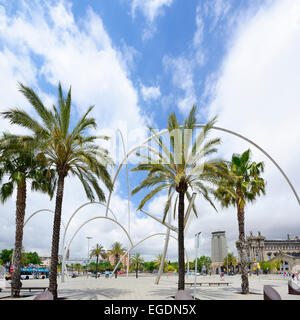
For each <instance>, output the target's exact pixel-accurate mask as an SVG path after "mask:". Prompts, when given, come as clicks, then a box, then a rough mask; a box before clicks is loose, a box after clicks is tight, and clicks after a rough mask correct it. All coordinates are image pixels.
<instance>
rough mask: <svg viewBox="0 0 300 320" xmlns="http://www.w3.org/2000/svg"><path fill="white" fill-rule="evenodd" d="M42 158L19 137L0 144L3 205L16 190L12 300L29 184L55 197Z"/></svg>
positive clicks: (17, 286) (17, 289)
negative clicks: (4, 180)
mask: <svg viewBox="0 0 300 320" xmlns="http://www.w3.org/2000/svg"><path fill="white" fill-rule="evenodd" d="M45 166H46V161H45V158H43V157H36V156H35V154H34V152H33V151H32V150H31V149H30V148H29V147H28V145H27V144H26V143H23V142H22V141H20V140H19V139H18V138H17V137H16V136H14V135H10V134H7V133H4V134H3V137H2V138H1V140H0V184H1V183H2V181H3V178H5V177H6V178H7V181H6V182H5V183H2V185H1V188H0V200H1V202H2V203H4V202H5V201H6V200H7V199H8V198H10V197H11V196H12V194H13V191H14V189H15V188H16V189H17V200H16V232H15V248H14V251H13V252H14V253H13V259H12V260H13V263H14V271H13V275H12V283H11V296H12V297H19V295H20V288H21V286H22V283H21V265H22V242H23V228H24V218H25V210H26V198H27V182H28V181H30V182H31V189H32V190H33V191H34V190H39V191H42V192H45V193H48V194H49V195H50V197H51V198H52V196H53V190H54V186H55V172H54V171H53V170H47V169H46V168H45Z"/></svg>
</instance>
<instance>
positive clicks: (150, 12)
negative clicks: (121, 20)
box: [130, 0, 173, 41]
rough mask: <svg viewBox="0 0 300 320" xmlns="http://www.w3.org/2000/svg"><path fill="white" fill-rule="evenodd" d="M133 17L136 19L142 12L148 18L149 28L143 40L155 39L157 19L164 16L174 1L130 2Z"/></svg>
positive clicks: (138, 0) (147, 0) (144, 32)
mask: <svg viewBox="0 0 300 320" xmlns="http://www.w3.org/2000/svg"><path fill="white" fill-rule="evenodd" d="M130 1H131V15H132V17H133V18H134V17H135V13H136V11H137V10H140V11H141V12H142V13H143V15H144V16H145V18H146V21H147V27H146V28H145V29H144V31H143V34H142V40H143V41H146V40H148V39H150V38H152V37H153V35H154V33H155V32H156V31H157V28H156V25H155V23H154V22H155V19H156V18H157V17H158V16H162V15H164V8H165V7H170V6H171V5H172V3H173V0H130Z"/></svg>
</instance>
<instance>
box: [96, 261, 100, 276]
mask: <svg viewBox="0 0 300 320" xmlns="http://www.w3.org/2000/svg"><path fill="white" fill-rule="evenodd" d="M98 260H99V256H97V260H96V279H97V276H98Z"/></svg>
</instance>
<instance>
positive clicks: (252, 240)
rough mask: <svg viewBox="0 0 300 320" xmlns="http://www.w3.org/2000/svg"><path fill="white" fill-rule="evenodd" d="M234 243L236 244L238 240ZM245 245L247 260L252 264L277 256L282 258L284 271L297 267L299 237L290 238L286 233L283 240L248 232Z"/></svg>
mask: <svg viewBox="0 0 300 320" xmlns="http://www.w3.org/2000/svg"><path fill="white" fill-rule="evenodd" d="M236 244H237V245H238V241H237V242H236ZM246 245H247V254H248V262H250V263H251V264H253V265H254V264H255V263H257V262H261V261H270V260H273V259H275V258H277V259H280V260H283V264H284V267H283V268H282V269H284V270H285V271H287V270H288V271H291V270H292V269H297V268H298V264H299V261H300V239H299V237H295V238H294V239H291V237H290V235H289V234H288V235H287V239H285V240H267V239H266V238H265V237H264V236H262V235H261V233H260V232H258V235H257V236H254V235H253V233H252V232H250V235H249V236H248V237H247V238H246ZM239 260H240V259H239ZM287 261H288V262H287Z"/></svg>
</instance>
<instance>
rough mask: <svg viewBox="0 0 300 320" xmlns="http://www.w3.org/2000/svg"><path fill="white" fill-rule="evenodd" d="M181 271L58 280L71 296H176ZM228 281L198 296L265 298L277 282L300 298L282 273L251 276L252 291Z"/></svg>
mask: <svg viewBox="0 0 300 320" xmlns="http://www.w3.org/2000/svg"><path fill="white" fill-rule="evenodd" d="M177 279H178V275H168V276H166V275H164V276H163V277H162V278H161V280H160V284H159V285H155V284H154V281H155V276H154V275H144V274H143V275H141V276H140V277H139V278H138V279H136V278H135V277H134V275H130V276H129V277H128V278H127V277H126V275H125V276H118V278H117V279H115V278H109V279H105V278H104V277H103V276H101V277H100V278H98V279H95V278H92V277H89V278H86V277H84V276H83V277H78V278H75V279H72V278H69V279H67V280H66V282H64V283H61V281H60V279H59V281H58V296H59V298H64V299H68V300H173V298H172V296H174V295H175V294H176V292H177ZM193 281H194V277H193V276H188V277H186V282H193ZM214 281H215V282H220V277H219V276H198V277H197V282H214ZM224 282H230V285H229V286H226V285H224V286H217V285H213V286H208V285H202V286H201V287H199V286H198V287H197V297H198V298H199V299H200V300H263V286H264V285H271V286H273V287H274V288H275V289H276V290H277V291H278V292H279V294H280V295H281V298H282V299H283V300H300V296H296V295H290V294H288V286H287V282H288V279H282V278H281V277H280V276H276V275H268V276H260V277H258V276H250V277H249V283H250V294H248V295H242V294H241V293H240V292H241V289H240V287H241V285H240V283H241V277H240V275H236V276H225V277H224ZM23 286H24V287H25V286H26V287H31V286H32V287H34V286H36V287H41V286H48V279H46V280H23ZM186 290H187V291H189V292H190V293H191V294H193V290H194V287H193V286H191V287H190V286H186ZM9 294H10V292H9V289H8V288H6V289H4V290H3V291H2V292H1V293H0V298H2V299H1V300H6V299H10V297H9ZM36 294H38V292H37V291H33V292H28V291H22V297H21V298H19V299H25V300H32V299H33V298H34V297H35V295H36Z"/></svg>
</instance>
